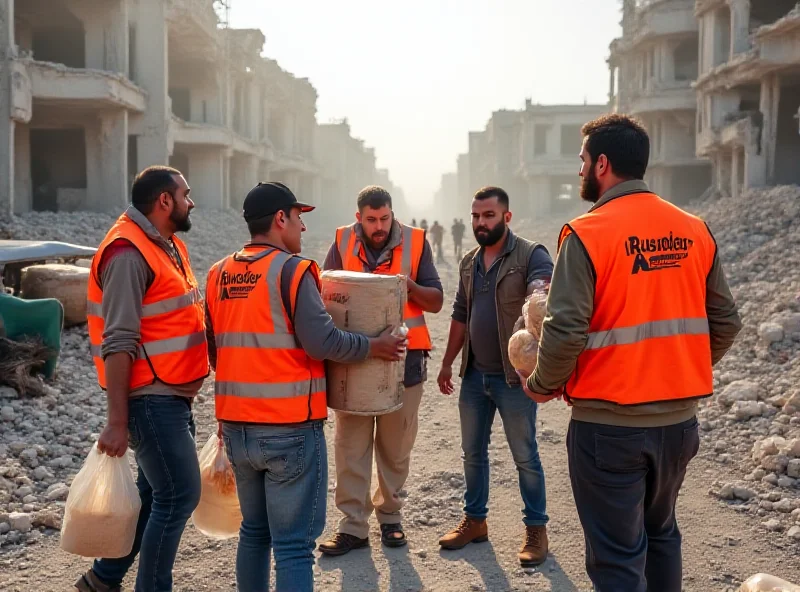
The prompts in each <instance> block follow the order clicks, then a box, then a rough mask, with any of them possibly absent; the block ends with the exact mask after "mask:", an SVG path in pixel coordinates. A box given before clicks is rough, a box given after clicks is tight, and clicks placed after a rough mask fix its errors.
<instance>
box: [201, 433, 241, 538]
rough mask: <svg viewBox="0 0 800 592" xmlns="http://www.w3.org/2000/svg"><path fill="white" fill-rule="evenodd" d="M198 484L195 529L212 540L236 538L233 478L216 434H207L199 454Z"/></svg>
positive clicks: (238, 510) (237, 510) (237, 522)
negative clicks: (200, 487)
mask: <svg viewBox="0 0 800 592" xmlns="http://www.w3.org/2000/svg"><path fill="white" fill-rule="evenodd" d="M200 483H201V485H202V491H201V494H200V503H199V504H198V506H197V508H195V511H194V513H193V514H192V522H193V523H194V526H195V528H197V530H199V531H200V532H202V533H203V534H204V535H206V536H207V537H211V538H213V539H229V538H231V537H234V536H236V535H238V534H239V526H240V525H241V524H242V511H241V508H240V507H239V496H238V495H237V493H236V477H235V476H234V474H233V467H231V463H230V461H229V460H228V455H227V453H226V452H225V446H223V443H222V440H220V439H219V437H218V436H217V434H211V437H210V438H209V439H208V442H206V444H205V446H203V449H202V450H201V451H200Z"/></svg>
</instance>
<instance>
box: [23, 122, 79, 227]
mask: <svg viewBox="0 0 800 592" xmlns="http://www.w3.org/2000/svg"><path fill="white" fill-rule="evenodd" d="M31 186H32V190H33V191H32V192H33V204H32V205H33V209H34V210H36V211H40V212H42V211H52V212H57V211H60V210H63V211H70V210H74V209H80V207H79V206H81V205H82V204H83V203H85V201H86V134H85V132H84V130H83V128H79V129H58V130H50V129H32V130H31ZM76 206H77V207H76Z"/></svg>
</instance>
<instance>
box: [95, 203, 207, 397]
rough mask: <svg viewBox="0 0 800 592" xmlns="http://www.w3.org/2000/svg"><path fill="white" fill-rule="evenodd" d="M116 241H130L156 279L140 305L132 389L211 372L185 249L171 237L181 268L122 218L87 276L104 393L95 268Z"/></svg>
mask: <svg viewBox="0 0 800 592" xmlns="http://www.w3.org/2000/svg"><path fill="white" fill-rule="evenodd" d="M120 239H124V240H127V241H129V242H130V243H131V244H132V245H133V246H134V247H135V248H136V249H137V250H138V251H139V252H140V253H141V254H142V256H143V257H144V259H145V261H146V262H147V265H148V266H149V267H150V269H151V270H153V273H154V274H155V279H154V280H153V283H152V285H151V286H150V287H148V288H147V291H146V292H145V294H144V300H143V301H142V321H141V327H140V329H139V335H140V343H139V352H138V356H137V358H136V359H135V360H134V362H133V366H132V368H131V378H130V383H129V384H130V388H131V390H133V389H137V388H140V387H143V386H146V385H148V384H153V383H154V382H155V381H156V380H158V381H160V382H163V383H165V384H168V385H172V386H178V385H183V384H190V383H192V382H195V381H197V380H200V379H203V378H205V377H206V376H208V373H209V367H208V345H207V344H206V333H205V327H206V325H205V311H204V308H203V297H202V295H201V293H200V289H199V288H198V285H197V280H196V279H195V277H194V274H193V273H192V268H191V267H190V265H189V253H188V251H187V250H186V245H185V244H184V243H183V242H182V241H181V240H180V239H179V238H178V237H177V236H173V237H172V242H173V244H174V245H175V248H176V249H177V250H178V253H179V254H180V258H181V262H182V264H183V269H181V266H180V265H179V264H178V262H177V261H175V260H174V259H173V258H172V257H171V256H170V255H169V254H168V253H166V252H165V251H164V249H162V248H161V247H159V246H158V245H157V244H156V243H154V242H153V241H152V240H150V238H149V237H148V236H147V235H146V234H145V232H144V230H142V229H141V228H140V227H139V225H138V224H136V222H134V221H133V220H131V219H130V218H129V217H128V216H127V214H122V216H120V217H119V218H118V219H117V221H116V223H115V224H114V226H113V227H112V228H111V230H109V231H108V234H106V237H105V238H104V239H103V242H101V243H100V246H99V247H98V248H97V252H96V253H95V255H94V257H93V258H92V268H91V273H90V275H89V292H88V302H87V314H88V323H89V342H90V348H91V353H92V359H93V360H94V365H95V368H97V379H98V381H99V382H100V386H101V387H102V388H103V389H105V388H106V367H105V362H104V361H103V358H102V357H101V356H100V346H101V345H102V343H103V333H104V332H105V322H104V320H103V312H102V305H103V288H102V287H101V286H100V276H99V274H98V267H99V265H100V263H101V261H102V260H103V253H104V252H105V250H106V249H107V248H108V246H109V245H110V244H111V243H113V242H114V241H116V240H120Z"/></svg>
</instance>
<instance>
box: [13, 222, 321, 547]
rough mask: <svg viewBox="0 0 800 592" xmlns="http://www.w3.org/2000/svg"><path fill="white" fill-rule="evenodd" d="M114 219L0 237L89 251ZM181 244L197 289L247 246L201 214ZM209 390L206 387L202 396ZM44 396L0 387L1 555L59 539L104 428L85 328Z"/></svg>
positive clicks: (16, 227) (312, 243) (240, 228)
mask: <svg viewBox="0 0 800 592" xmlns="http://www.w3.org/2000/svg"><path fill="white" fill-rule="evenodd" d="M115 219H116V216H112V215H109V214H101V213H91V212H75V213H63V212H59V213H55V212H35V213H30V214H25V215H23V216H18V217H14V218H10V219H9V218H0V237H4V238H13V239H24V240H58V241H64V242H69V243H75V244H80V245H85V246H92V247H94V246H97V245H98V244H99V243H100V241H101V240H102V239H103V237H104V236H105V234H106V232H107V231H108V229H109V228H110V227H111V225H112V224H113V223H114V220H115ZM312 224H313V221H312ZM309 234H310V233H309ZM181 236H182V238H183V239H184V240H185V241H186V242H187V244H188V246H189V252H190V255H191V258H192V267H193V268H194V270H195V273H196V274H197V279H198V281H199V282H200V283H201V285H203V286H204V285H205V279H206V273H207V271H208V269H209V268H210V267H211V265H212V264H214V263H215V262H216V261H218V260H219V259H221V258H222V257H223V256H225V255H226V254H229V253H231V252H233V251H235V250H236V249H238V248H240V247H241V245H242V244H244V242H246V240H247V238H248V234H247V227H246V225H245V223H244V221H243V220H242V216H241V212H237V211H235V210H228V211H203V210H202V209H201V208H198V209H197V210H195V211H194V212H193V213H192V229H191V231H189V232H188V233H185V234H183V235H181ZM329 244H330V236H325V237H323V236H319V237H318V238H314V237H312V238H310V239H308V240H305V237H304V252H306V251H307V254H308V256H313V257H316V258H317V259H318V260H319V259H320V258H321V257H323V256H324V254H325V249H326V248H327V247H328V246H329ZM210 385H211V381H206V386H205V387H204V392H205V393H206V395H207V394H208V393H209V391H208V389H209V388H210ZM47 390H48V392H47V393H46V394H45V396H40V397H31V396H26V397H23V396H21V395H20V394H19V393H17V392H16V391H15V390H14V389H11V388H8V387H0V548H6V547H10V546H11V547H15V546H17V545H22V544H26V543H27V544H32V543H35V542H36V541H38V540H39V539H41V537H42V536H44V535H53V534H56V533H57V532H58V529H59V528H60V527H61V520H62V517H63V513H64V501H65V500H66V498H67V494H68V493H69V485H70V484H71V483H72V479H73V478H74V477H75V475H76V473H77V472H78V470H79V469H80V467H81V464H82V463H83V461H84V459H85V458H86V455H87V454H88V453H89V450H90V449H91V447H92V445H93V443H94V441H95V440H96V439H97V437H98V435H99V433H100V431H101V430H102V428H103V425H104V424H105V414H106V402H105V395H104V394H103V392H102V391H101V390H100V387H99V386H98V385H97V375H96V372H95V369H94V365H93V364H92V359H91V356H90V355H89V338H88V333H87V330H86V326H85V325H82V326H78V327H74V328H70V329H67V330H66V331H64V334H63V336H62V346H61V355H60V359H59V366H58V375H57V377H56V380H55V382H54V384H53V385H52V386H49V387H48V388H47Z"/></svg>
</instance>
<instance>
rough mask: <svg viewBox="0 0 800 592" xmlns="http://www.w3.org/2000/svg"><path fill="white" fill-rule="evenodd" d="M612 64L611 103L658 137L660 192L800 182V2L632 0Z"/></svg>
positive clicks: (652, 176)
mask: <svg viewBox="0 0 800 592" xmlns="http://www.w3.org/2000/svg"><path fill="white" fill-rule="evenodd" d="M608 62H609V66H610V83H609V85H610V89H609V101H610V107H611V109H612V110H615V111H618V112H624V113H630V114H632V115H635V116H636V117H638V118H639V119H641V120H642V121H643V123H644V124H645V126H646V127H647V129H648V132H649V134H650V136H651V159H650V168H649V170H648V176H647V180H648V181H649V182H650V185H651V187H652V188H653V190H654V191H656V192H657V193H660V194H661V195H663V196H664V197H665V198H667V199H671V200H673V201H677V202H681V201H686V200H688V199H691V198H694V197H697V196H699V195H701V194H702V193H704V192H705V191H707V190H709V189H710V190H712V191H714V192H715V193H720V194H723V195H738V194H739V193H740V192H741V191H742V190H743V189H748V188H752V187H761V186H765V185H776V184H792V183H800V168H798V167H797V166H796V161H797V158H798V157H800V134H799V133H798V110H799V109H800V8H798V3H797V1H796V0H623V12H622V37H621V38H619V39H615V40H614V41H613V42H612V43H611V52H610V57H609V60H608Z"/></svg>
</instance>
